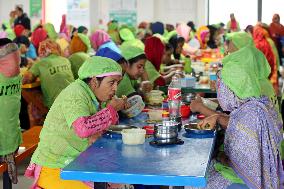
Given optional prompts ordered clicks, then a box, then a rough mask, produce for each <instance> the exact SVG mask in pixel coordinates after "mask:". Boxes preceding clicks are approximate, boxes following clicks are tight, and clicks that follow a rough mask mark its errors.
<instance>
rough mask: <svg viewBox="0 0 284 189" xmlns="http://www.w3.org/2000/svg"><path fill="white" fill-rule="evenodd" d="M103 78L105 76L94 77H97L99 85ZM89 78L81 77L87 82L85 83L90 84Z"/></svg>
mask: <svg viewBox="0 0 284 189" xmlns="http://www.w3.org/2000/svg"><path fill="white" fill-rule="evenodd" d="M104 78H105V77H96V79H97V81H98V83H99V86H100V85H101V82H102V81H103V79H104ZM91 80H92V78H91V77H88V78H85V79H83V81H84V82H85V83H87V84H90V82H91Z"/></svg>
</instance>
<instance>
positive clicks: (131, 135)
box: [121, 129, 146, 145]
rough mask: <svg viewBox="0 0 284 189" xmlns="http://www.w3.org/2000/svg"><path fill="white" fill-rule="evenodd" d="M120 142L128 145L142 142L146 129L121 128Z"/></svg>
mask: <svg viewBox="0 0 284 189" xmlns="http://www.w3.org/2000/svg"><path fill="white" fill-rule="evenodd" d="M121 134H122V142H123V143H124V144H128V145H137V144H143V143H144V142H145V135H146V130H144V129H123V130H122V132H121Z"/></svg>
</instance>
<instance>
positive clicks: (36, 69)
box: [29, 62, 40, 77]
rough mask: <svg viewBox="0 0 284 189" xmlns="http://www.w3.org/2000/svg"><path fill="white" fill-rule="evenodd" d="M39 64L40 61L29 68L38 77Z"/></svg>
mask: <svg viewBox="0 0 284 189" xmlns="http://www.w3.org/2000/svg"><path fill="white" fill-rule="evenodd" d="M39 64H40V62H36V63H35V64H34V65H33V66H32V67H31V68H30V70H29V71H30V72H31V73H32V74H33V75H34V76H35V77H38V76H39V74H40V71H39Z"/></svg>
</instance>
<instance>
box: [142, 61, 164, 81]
mask: <svg viewBox="0 0 284 189" xmlns="http://www.w3.org/2000/svg"><path fill="white" fill-rule="evenodd" d="M145 71H146V72H147V74H148V77H149V81H150V82H151V83H152V84H153V83H154V82H155V80H156V79H158V78H159V77H160V76H161V74H160V73H159V72H158V71H157V70H156V68H155V66H154V65H153V64H152V63H151V62H149V61H146V64H145Z"/></svg>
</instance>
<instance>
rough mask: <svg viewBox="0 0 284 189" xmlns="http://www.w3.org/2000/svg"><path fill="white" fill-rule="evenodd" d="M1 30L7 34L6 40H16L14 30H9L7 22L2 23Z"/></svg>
mask: <svg viewBox="0 0 284 189" xmlns="http://www.w3.org/2000/svg"><path fill="white" fill-rule="evenodd" d="M2 28H3V30H4V31H5V32H6V34H7V38H8V39H10V40H14V39H15V38H16V35H15V33H14V30H13V29H12V28H11V26H10V24H9V22H6V21H4V22H3V23H2Z"/></svg>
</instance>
